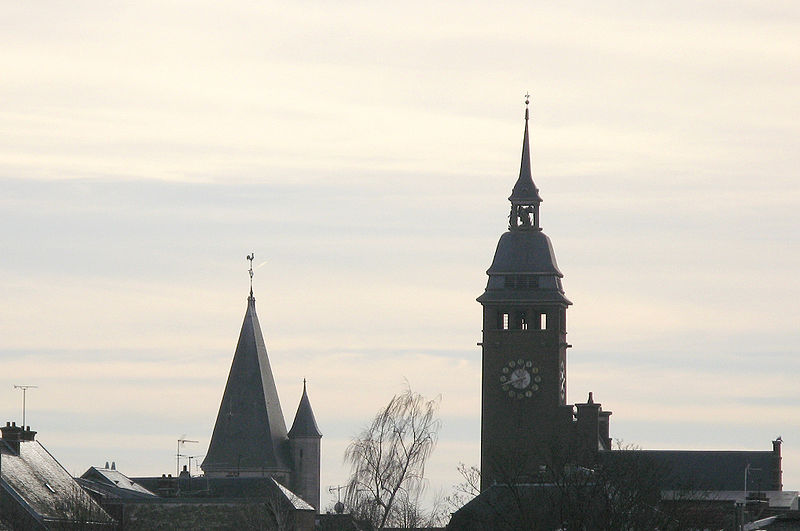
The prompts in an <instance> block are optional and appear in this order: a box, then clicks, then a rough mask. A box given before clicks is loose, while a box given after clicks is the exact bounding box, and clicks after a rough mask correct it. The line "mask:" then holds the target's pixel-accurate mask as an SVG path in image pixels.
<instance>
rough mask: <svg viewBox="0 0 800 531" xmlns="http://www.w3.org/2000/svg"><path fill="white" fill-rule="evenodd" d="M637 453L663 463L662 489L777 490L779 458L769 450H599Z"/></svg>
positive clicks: (620, 455) (615, 455) (612, 455)
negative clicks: (745, 475)
mask: <svg viewBox="0 0 800 531" xmlns="http://www.w3.org/2000/svg"><path fill="white" fill-rule="evenodd" d="M631 456H640V457H642V458H645V459H650V460H652V462H653V463H654V465H655V466H660V467H663V469H664V472H665V477H664V479H663V481H662V482H661V483H662V484H661V488H662V490H677V489H693V490H714V491H740V490H744V470H745V468H746V467H747V465H748V464H749V465H750V468H749V470H748V474H747V490H753V491H755V490H764V491H772V490H781V487H780V485H776V478H777V477H778V475H779V472H780V462H779V461H778V457H777V456H776V454H775V453H774V452H772V451H739V450H613V451H608V452H600V459H601V460H605V461H607V460H609V459H626V458H629V457H631Z"/></svg>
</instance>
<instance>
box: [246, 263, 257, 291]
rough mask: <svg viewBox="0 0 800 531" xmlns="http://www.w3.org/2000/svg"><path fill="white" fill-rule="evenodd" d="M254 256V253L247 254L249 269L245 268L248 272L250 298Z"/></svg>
mask: <svg viewBox="0 0 800 531" xmlns="http://www.w3.org/2000/svg"><path fill="white" fill-rule="evenodd" d="M255 257H256V253H255V252H252V253H250V254H248V255H247V259H248V260H250V269H248V270H247V272H248V273H250V298H251V299H252V298H253V259H254V258H255Z"/></svg>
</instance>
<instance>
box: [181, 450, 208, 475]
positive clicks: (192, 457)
mask: <svg viewBox="0 0 800 531" xmlns="http://www.w3.org/2000/svg"><path fill="white" fill-rule="evenodd" d="M183 457H185V458H186V459H187V460H188V461H189V467H188V468H189V475H190V476H191V475H192V459H197V458H198V457H203V456H202V455H184V456H183Z"/></svg>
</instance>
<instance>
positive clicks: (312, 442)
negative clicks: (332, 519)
mask: <svg viewBox="0 0 800 531" xmlns="http://www.w3.org/2000/svg"><path fill="white" fill-rule="evenodd" d="M321 439H322V433H320V431H319V428H318V427H317V420H316V419H315V418H314V411H313V410H312V409H311V401H310V400H309V399H308V393H307V392H306V381H305V379H303V396H302V397H301V398H300V404H299V405H298V406H297V413H296V414H295V416H294V422H293V423H292V429H290V430H289V448H290V452H291V455H292V461H293V464H294V471H293V472H292V490H293V491H294V492H296V493H297V494H299V495H300V497H301V498H303V499H304V500H305V501H307V502H308V503H310V504H311V505H313V506H314V508H315V509H316V510H317V512H319V503H320V496H319V494H320V490H319V483H320V460H321Z"/></svg>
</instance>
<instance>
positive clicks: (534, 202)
mask: <svg viewBox="0 0 800 531" xmlns="http://www.w3.org/2000/svg"><path fill="white" fill-rule="evenodd" d="M529 98H530V96H529V95H528V94H526V95H525V134H524V135H523V137H522V160H521V161H520V165H519V178H518V179H517V182H516V183H515V184H514V188H513V190H512V191H511V195H510V196H509V198H508V200H509V201H511V214H510V215H509V223H508V228H509V230H541V229H540V228H539V205H540V204H541V202H542V198H541V197H540V196H539V189H538V188H536V185H535V184H534V183H533V177H532V175H531V148H530V139H529V135H528V118H529V108H528V105H529V103H530V99H529Z"/></svg>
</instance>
